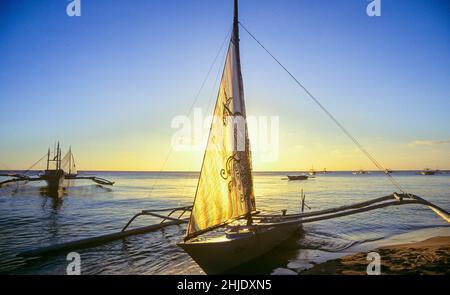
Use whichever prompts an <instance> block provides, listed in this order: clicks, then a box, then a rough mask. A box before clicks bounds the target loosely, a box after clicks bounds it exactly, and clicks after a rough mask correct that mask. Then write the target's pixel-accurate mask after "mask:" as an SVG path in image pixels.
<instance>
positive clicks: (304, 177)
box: [287, 175, 308, 180]
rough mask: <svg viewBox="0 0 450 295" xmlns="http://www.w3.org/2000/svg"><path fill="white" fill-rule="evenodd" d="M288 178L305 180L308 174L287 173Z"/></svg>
mask: <svg viewBox="0 0 450 295" xmlns="http://www.w3.org/2000/svg"><path fill="white" fill-rule="evenodd" d="M287 178H288V179H289V180H307V179H308V175H288V176H287Z"/></svg>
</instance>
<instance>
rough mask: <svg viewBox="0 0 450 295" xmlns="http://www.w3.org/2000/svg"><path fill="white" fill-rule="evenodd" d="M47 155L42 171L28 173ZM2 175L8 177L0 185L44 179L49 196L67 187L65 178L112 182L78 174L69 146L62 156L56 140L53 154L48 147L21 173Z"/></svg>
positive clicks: (99, 182)
mask: <svg viewBox="0 0 450 295" xmlns="http://www.w3.org/2000/svg"><path fill="white" fill-rule="evenodd" d="M45 157H47V165H46V169H45V171H44V172H42V173H40V174H38V175H37V176H33V175H28V173H29V172H30V170H31V169H32V168H33V167H34V166H36V165H37V164H38V163H39V162H41V161H42V160H43V159H44V158H45ZM0 176H2V177H6V178H9V179H7V180H5V181H2V182H0V187H2V186H4V185H6V184H8V183H19V182H25V183H26V182H30V181H45V182H46V183H47V192H48V194H49V195H50V196H59V195H60V194H59V192H60V191H62V190H64V189H65V187H67V182H66V180H77V179H89V180H92V181H94V182H95V183H98V184H101V185H113V184H114V182H112V181H109V180H106V179H104V178H100V177H97V176H88V175H79V174H78V171H77V167H76V164H75V158H74V156H73V154H72V149H71V148H69V151H68V152H67V154H66V155H65V156H64V157H62V152H61V147H60V144H59V142H58V144H57V146H56V147H55V150H54V152H53V154H52V153H51V152H50V148H49V149H48V152H47V154H46V155H45V156H44V157H43V158H41V159H40V160H39V161H37V162H36V163H35V164H33V166H31V167H30V168H29V169H28V170H26V171H25V172H22V173H3V174H0Z"/></svg>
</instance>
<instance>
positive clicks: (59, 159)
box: [56, 141, 61, 170]
mask: <svg viewBox="0 0 450 295" xmlns="http://www.w3.org/2000/svg"><path fill="white" fill-rule="evenodd" d="M59 169H61V150H60V148H59V141H58V146H57V147H56V170H59Z"/></svg>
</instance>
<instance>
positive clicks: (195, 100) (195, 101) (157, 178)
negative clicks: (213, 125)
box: [149, 28, 232, 195]
mask: <svg viewBox="0 0 450 295" xmlns="http://www.w3.org/2000/svg"><path fill="white" fill-rule="evenodd" d="M231 31H232V28H230V29H229V30H228V33H227V34H226V36H225V39H224V40H223V42H222V44H221V45H220V48H219V51H218V52H217V54H216V56H215V57H214V60H213V62H212V64H211V66H210V67H209V70H208V72H207V74H206V76H205V78H204V79H203V82H202V84H201V86H200V88H199V90H198V92H197V94H196V96H195V98H194V101H193V103H192V104H191V106H190V107H189V112H188V117H189V116H190V115H191V113H192V111H193V109H194V106H195V105H196V104H197V101H198V98H199V96H200V93H201V92H202V90H203V88H204V86H205V84H206V81H207V80H208V78H209V76H210V74H211V71H212V69H213V67H214V65H215V64H216V61H217V59H218V58H219V56H220V53H221V52H222V50H223V48H224V46H225V44H226V42H227V40H228V38H229V36H230V34H231ZM172 151H173V147H172V145H170V148H169V151H168V152H167V155H166V157H165V159H164V161H163V164H162V166H161V169H159V171H158V174H157V177H156V178H155V181H154V183H153V185H152V187H151V188H150V192H149V195H151V194H152V192H153V189H154V187H155V185H156V183H157V182H158V180H159V178H160V176H161V173H162V171H163V170H164V168H165V166H166V164H167V162H168V160H169V158H170V155H171V154H172Z"/></svg>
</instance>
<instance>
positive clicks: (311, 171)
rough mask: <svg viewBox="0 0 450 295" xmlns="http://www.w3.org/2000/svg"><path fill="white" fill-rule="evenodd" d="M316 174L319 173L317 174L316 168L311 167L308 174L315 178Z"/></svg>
mask: <svg viewBox="0 0 450 295" xmlns="http://www.w3.org/2000/svg"><path fill="white" fill-rule="evenodd" d="M316 173H317V172H316V170H314V166H313V167H311V169H309V171H308V174H309V175H311V176H315V175H316Z"/></svg>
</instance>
